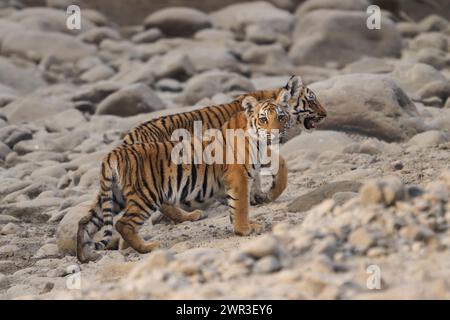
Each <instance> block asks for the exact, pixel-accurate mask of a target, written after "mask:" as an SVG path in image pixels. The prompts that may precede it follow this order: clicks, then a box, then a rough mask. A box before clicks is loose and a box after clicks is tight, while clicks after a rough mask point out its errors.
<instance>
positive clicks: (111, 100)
mask: <svg viewBox="0 0 450 320" xmlns="http://www.w3.org/2000/svg"><path fill="white" fill-rule="evenodd" d="M164 107H165V105H164V102H162V100H161V99H160V98H159V97H158V95H157V94H156V93H155V92H154V91H153V90H152V89H150V88H149V87H148V86H146V85H144V84H142V83H137V84H132V85H129V86H126V87H124V88H122V89H121V90H119V91H117V92H115V93H113V94H111V95H110V96H108V97H107V98H106V99H105V100H103V101H102V102H101V103H100V104H99V105H98V107H97V111H96V114H112V115H117V116H122V117H128V116H132V115H135V114H138V113H146V112H152V111H155V110H161V109H164Z"/></svg>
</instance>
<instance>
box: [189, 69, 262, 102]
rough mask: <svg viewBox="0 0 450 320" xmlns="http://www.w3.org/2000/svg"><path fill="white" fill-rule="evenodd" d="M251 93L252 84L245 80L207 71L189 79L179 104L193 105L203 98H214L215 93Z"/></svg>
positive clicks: (232, 74)
mask: <svg viewBox="0 0 450 320" xmlns="http://www.w3.org/2000/svg"><path fill="white" fill-rule="evenodd" d="M234 90H238V91H243V92H248V91H253V90H254V87H253V84H252V83H251V82H250V80H248V79H247V78H245V77H243V76H241V75H239V74H236V73H231V72H224V71H216V70H212V71H208V72H204V73H201V74H199V75H196V76H194V77H192V78H191V79H189V81H188V82H187V83H186V86H185V88H184V90H183V94H182V96H181V98H180V102H182V103H183V104H185V105H193V104H195V103H196V102H198V101H200V100H202V99H203V98H208V97H212V96H214V95H215V94H216V93H219V92H222V93H226V92H230V91H234Z"/></svg>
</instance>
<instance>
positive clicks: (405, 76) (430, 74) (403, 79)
mask: <svg viewBox="0 0 450 320" xmlns="http://www.w3.org/2000/svg"><path fill="white" fill-rule="evenodd" d="M390 76H392V77H393V78H394V79H395V81H396V82H398V84H399V85H400V86H401V87H402V89H403V90H405V91H406V92H407V93H409V94H414V93H415V92H416V91H417V90H419V89H421V88H422V87H423V86H425V85H426V84H428V83H430V82H435V81H441V82H443V81H446V79H445V77H444V76H443V75H442V74H441V73H440V72H439V71H438V70H436V69H435V68H433V67H432V66H430V65H427V64H423V63H413V62H410V61H406V62H405V61H402V62H400V63H398V64H396V65H395V68H394V71H393V72H392V73H391V74H390Z"/></svg>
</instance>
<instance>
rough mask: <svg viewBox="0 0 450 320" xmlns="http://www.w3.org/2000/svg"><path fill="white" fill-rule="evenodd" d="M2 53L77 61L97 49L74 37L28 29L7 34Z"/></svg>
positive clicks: (90, 54)
mask: <svg viewBox="0 0 450 320" xmlns="http://www.w3.org/2000/svg"><path fill="white" fill-rule="evenodd" d="M1 50H2V51H1V52H2V54H6V55H11V54H17V55H20V56H23V57H25V58H27V59H30V60H33V61H40V60H43V59H45V58H48V57H50V56H52V57H54V58H56V59H58V60H60V61H77V60H80V59H82V58H86V57H88V56H92V55H93V54H94V53H95V52H96V49H95V47H94V46H91V45H87V44H85V43H83V42H81V41H80V40H77V39H76V38H74V37H71V36H68V35H65V34H61V33H55V32H39V31H26V32H20V33H15V34H10V35H9V36H6V37H5V39H4V40H3V45H2V49H1Z"/></svg>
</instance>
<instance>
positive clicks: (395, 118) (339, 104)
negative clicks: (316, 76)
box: [310, 73, 423, 141]
mask: <svg viewBox="0 0 450 320" xmlns="http://www.w3.org/2000/svg"><path fill="white" fill-rule="evenodd" d="M310 88H311V89H312V90H313V91H314V92H315V93H316V94H317V96H318V97H319V99H320V101H321V103H322V104H323V106H324V107H325V108H326V109H327V111H328V117H327V118H326V120H325V121H324V122H323V124H322V125H321V127H322V128H325V129H332V130H342V131H346V132H356V133H360V134H365V135H368V136H373V137H377V138H379V139H383V140H386V141H398V140H404V139H407V138H409V137H411V136H413V135H414V134H416V133H418V132H419V131H422V130H423V123H422V121H421V120H420V118H419V115H418V112H417V110H416V107H415V105H414V104H413V103H412V101H411V100H410V99H409V98H408V96H407V95H406V94H405V92H404V91H403V90H402V89H401V88H400V87H399V86H398V85H397V83H396V82H395V81H394V80H393V79H392V78H390V77H389V76H386V75H377V74H364V73H361V74H349V75H341V76H336V77H333V78H331V79H329V80H325V81H320V82H316V83H313V84H311V85H310Z"/></svg>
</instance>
